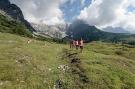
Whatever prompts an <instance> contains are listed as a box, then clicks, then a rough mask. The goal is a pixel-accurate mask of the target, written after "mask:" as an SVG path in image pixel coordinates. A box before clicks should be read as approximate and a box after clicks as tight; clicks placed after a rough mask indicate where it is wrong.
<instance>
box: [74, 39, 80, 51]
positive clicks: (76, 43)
mask: <svg viewBox="0 0 135 89" xmlns="http://www.w3.org/2000/svg"><path fill="white" fill-rule="evenodd" d="M75 47H76V50H78V47H79V43H78V40H76V41H75Z"/></svg>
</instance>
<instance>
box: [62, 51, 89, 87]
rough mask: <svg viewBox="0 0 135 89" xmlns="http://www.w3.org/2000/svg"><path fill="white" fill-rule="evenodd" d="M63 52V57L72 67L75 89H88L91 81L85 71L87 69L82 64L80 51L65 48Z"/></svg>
mask: <svg viewBox="0 0 135 89" xmlns="http://www.w3.org/2000/svg"><path fill="white" fill-rule="evenodd" d="M63 54H64V55H63V57H62V59H64V60H65V61H67V63H68V65H69V67H70V72H71V74H72V77H73V79H74V82H75V84H76V85H73V86H75V87H76V88H75V89H88V86H89V84H90V81H89V79H88V77H87V75H86V73H85V69H84V68H83V66H82V62H81V59H80V57H79V53H78V52H76V51H72V50H68V49H64V50H63Z"/></svg>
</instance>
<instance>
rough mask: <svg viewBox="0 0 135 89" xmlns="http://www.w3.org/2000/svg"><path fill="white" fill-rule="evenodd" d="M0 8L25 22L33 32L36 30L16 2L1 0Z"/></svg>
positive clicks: (17, 19)
mask: <svg viewBox="0 0 135 89" xmlns="http://www.w3.org/2000/svg"><path fill="white" fill-rule="evenodd" d="M0 9H1V10H3V11H4V12H5V13H6V14H7V15H9V16H11V17H12V18H13V19H14V20H16V21H18V22H21V23H22V24H24V25H25V26H26V27H27V28H28V29H29V30H30V31H31V32H33V31H35V29H34V28H33V27H32V26H31V24H30V23H29V22H28V21H26V20H25V19H24V16H23V13H22V11H21V9H20V8H19V7H18V6H16V5H15V4H11V3H10V2H9V0H0Z"/></svg>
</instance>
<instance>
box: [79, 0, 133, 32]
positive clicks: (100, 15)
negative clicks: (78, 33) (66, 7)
mask: <svg viewBox="0 0 135 89" xmlns="http://www.w3.org/2000/svg"><path fill="white" fill-rule="evenodd" d="M130 6H132V7H135V0H115V1H114V0H92V3H91V4H90V5H89V6H88V7H85V8H84V9H83V10H82V11H81V12H80V15H79V16H78V19H82V20H84V21H86V22H87V23H89V24H90V25H95V26H97V27H99V28H101V29H102V28H106V27H108V26H111V27H114V28H115V27H121V28H124V29H127V30H128V31H130V32H133V31H134V32H135V25H134V24H135V12H134V10H133V11H130V9H128V7H130Z"/></svg>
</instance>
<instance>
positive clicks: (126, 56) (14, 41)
mask: <svg viewBox="0 0 135 89" xmlns="http://www.w3.org/2000/svg"><path fill="white" fill-rule="evenodd" d="M29 39H30V38H25V37H20V36H17V35H12V34H8V33H0V71H1V72H0V89H55V88H56V89H135V55H134V54H135V48H131V47H130V46H121V45H116V44H109V43H101V42H92V43H90V44H86V46H85V48H84V52H83V53H79V50H78V51H76V50H70V49H69V48H68V46H67V45H63V44H57V43H54V42H46V41H38V40H34V39H31V40H32V42H31V43H29V44H28V43H27V41H28V40H29Z"/></svg>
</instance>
